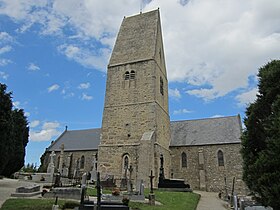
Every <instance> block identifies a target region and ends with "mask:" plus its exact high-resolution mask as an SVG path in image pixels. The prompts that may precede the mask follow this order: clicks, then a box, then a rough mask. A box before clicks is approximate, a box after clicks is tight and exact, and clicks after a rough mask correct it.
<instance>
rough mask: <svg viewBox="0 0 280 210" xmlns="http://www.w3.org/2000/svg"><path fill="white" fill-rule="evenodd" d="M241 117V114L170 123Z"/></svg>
mask: <svg viewBox="0 0 280 210" xmlns="http://www.w3.org/2000/svg"><path fill="white" fill-rule="evenodd" d="M238 116H240V115H239V114H237V115H230V116H221V117H206V118H200V119H192V120H174V121H171V120H170V123H173V122H186V121H202V120H210V119H213V120H214V119H221V118H234V117H238Z"/></svg>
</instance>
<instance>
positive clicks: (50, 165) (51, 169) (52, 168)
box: [47, 151, 55, 176]
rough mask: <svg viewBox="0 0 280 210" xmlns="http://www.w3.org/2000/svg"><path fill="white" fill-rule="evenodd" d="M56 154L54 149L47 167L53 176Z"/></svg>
mask: <svg viewBox="0 0 280 210" xmlns="http://www.w3.org/2000/svg"><path fill="white" fill-rule="evenodd" d="M54 156H55V153H54V151H52V153H51V154H50V157H51V160H50V163H49V165H48V168H47V173H50V174H51V176H53V174H54V161H53V159H54Z"/></svg>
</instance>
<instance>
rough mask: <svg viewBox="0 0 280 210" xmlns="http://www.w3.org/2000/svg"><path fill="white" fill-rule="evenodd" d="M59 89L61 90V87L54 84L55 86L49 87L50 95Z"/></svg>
mask: <svg viewBox="0 0 280 210" xmlns="http://www.w3.org/2000/svg"><path fill="white" fill-rule="evenodd" d="M58 89H59V85H58V84H54V85H52V86H50V87H48V92H49V93H50V92H53V91H55V90H58Z"/></svg>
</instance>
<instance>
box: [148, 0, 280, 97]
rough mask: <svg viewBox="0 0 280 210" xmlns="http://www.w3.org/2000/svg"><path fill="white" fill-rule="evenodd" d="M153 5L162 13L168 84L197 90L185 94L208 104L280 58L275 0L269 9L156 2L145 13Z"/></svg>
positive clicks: (249, 4) (199, 0)
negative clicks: (177, 82) (186, 85)
mask: <svg viewBox="0 0 280 210" xmlns="http://www.w3.org/2000/svg"><path fill="white" fill-rule="evenodd" d="M157 6H160V8H161V16H162V18H161V19H162V24H163V26H162V28H163V33H164V42H165V55H166V59H167V64H168V68H167V69H168V78H169V81H182V82H187V83H189V84H191V85H194V86H196V87H194V88H193V90H191V91H188V93H189V94H193V95H196V96H198V97H202V98H204V99H206V100H212V99H215V98H218V97H222V96H224V95H226V94H228V93H229V92H231V91H233V90H236V89H238V88H246V87H247V86H248V79H247V78H248V77H249V76H250V75H254V74H255V73H256V72H257V71H258V68H259V67H260V66H262V65H263V64H264V63H266V62H267V61H269V60H271V59H279V53H280V50H279V48H278V46H279V45H280V13H279V10H280V2H279V1H277V0H275V1H270V3H269V4H268V3H267V2H264V1H246V3H244V1H241V0H232V1H219V0H212V1H204V0H196V1H189V2H188V3H187V4H185V6H182V5H180V4H179V3H177V2H176V1H159V0H154V1H152V2H151V3H150V4H149V5H148V6H147V8H149V9H152V8H155V7H157ZM260 25H262V26H263V27H259V26H260ZM179 29H180V30H179ZM205 85H207V86H208V88H205Z"/></svg>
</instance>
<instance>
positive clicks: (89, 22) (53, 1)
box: [0, 0, 280, 165]
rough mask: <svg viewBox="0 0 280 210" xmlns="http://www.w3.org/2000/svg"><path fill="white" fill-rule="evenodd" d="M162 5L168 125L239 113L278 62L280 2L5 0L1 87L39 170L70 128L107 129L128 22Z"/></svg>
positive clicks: (1, 3) (0, 10)
mask: <svg viewBox="0 0 280 210" xmlns="http://www.w3.org/2000/svg"><path fill="white" fill-rule="evenodd" d="M140 5H142V10H143V12H145V11H149V10H152V9H157V8H158V7H159V8H160V12H161V21H162V30H163V39H164V47H165V59H166V63H167V71H168V79H169V104H170V106H169V112H170V118H171V120H186V119H199V118H208V117H215V116H216V117H217V116H229V115H236V114H241V116H242V117H243V116H244V111H245V107H246V104H248V103H250V102H252V101H253V100H254V99H255V96H256V93H257V86H256V85H257V77H256V74H257V71H258V68H259V67H260V66H262V65H264V64H265V63H267V62H269V61H270V60H272V59H279V57H280V56H279V55H280V13H279V11H280V1H278V0H269V1H261V0H259V1H243V0H228V1H220V0H210V1H203V0H189V1H187V0H180V1H178V0H177V1H176V0H166V1H160V0H153V1H150V0H146V1H143V2H142V3H141V1H140V0H118V1H109V0H102V1H101V0H99V1H98V0H86V1H84V0H68V1H63V0H26V1H20V0H0V82H1V83H5V84H7V86H8V90H9V91H12V92H13V102H14V106H15V107H17V108H23V109H24V110H25V113H26V116H27V118H28V121H29V126H30V138H29V143H28V146H27V154H26V163H27V162H29V163H37V165H39V163H40V162H39V158H40V156H41V154H42V153H43V152H44V150H45V148H46V147H47V146H48V145H49V144H50V142H51V140H54V139H56V138H57V137H58V136H59V135H60V134H61V133H62V132H63V130H64V129H65V126H66V125H67V126H68V129H70V130H74V129H87V128H97V127H101V121H102V112H103V105H104V96H105V85H106V66H107V63H108V59H109V57H110V53H111V51H112V47H113V44H114V41H115V38H116V34H117V32H118V29H119V27H120V24H121V21H122V19H123V16H130V15H133V14H137V13H139V11H140Z"/></svg>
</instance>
